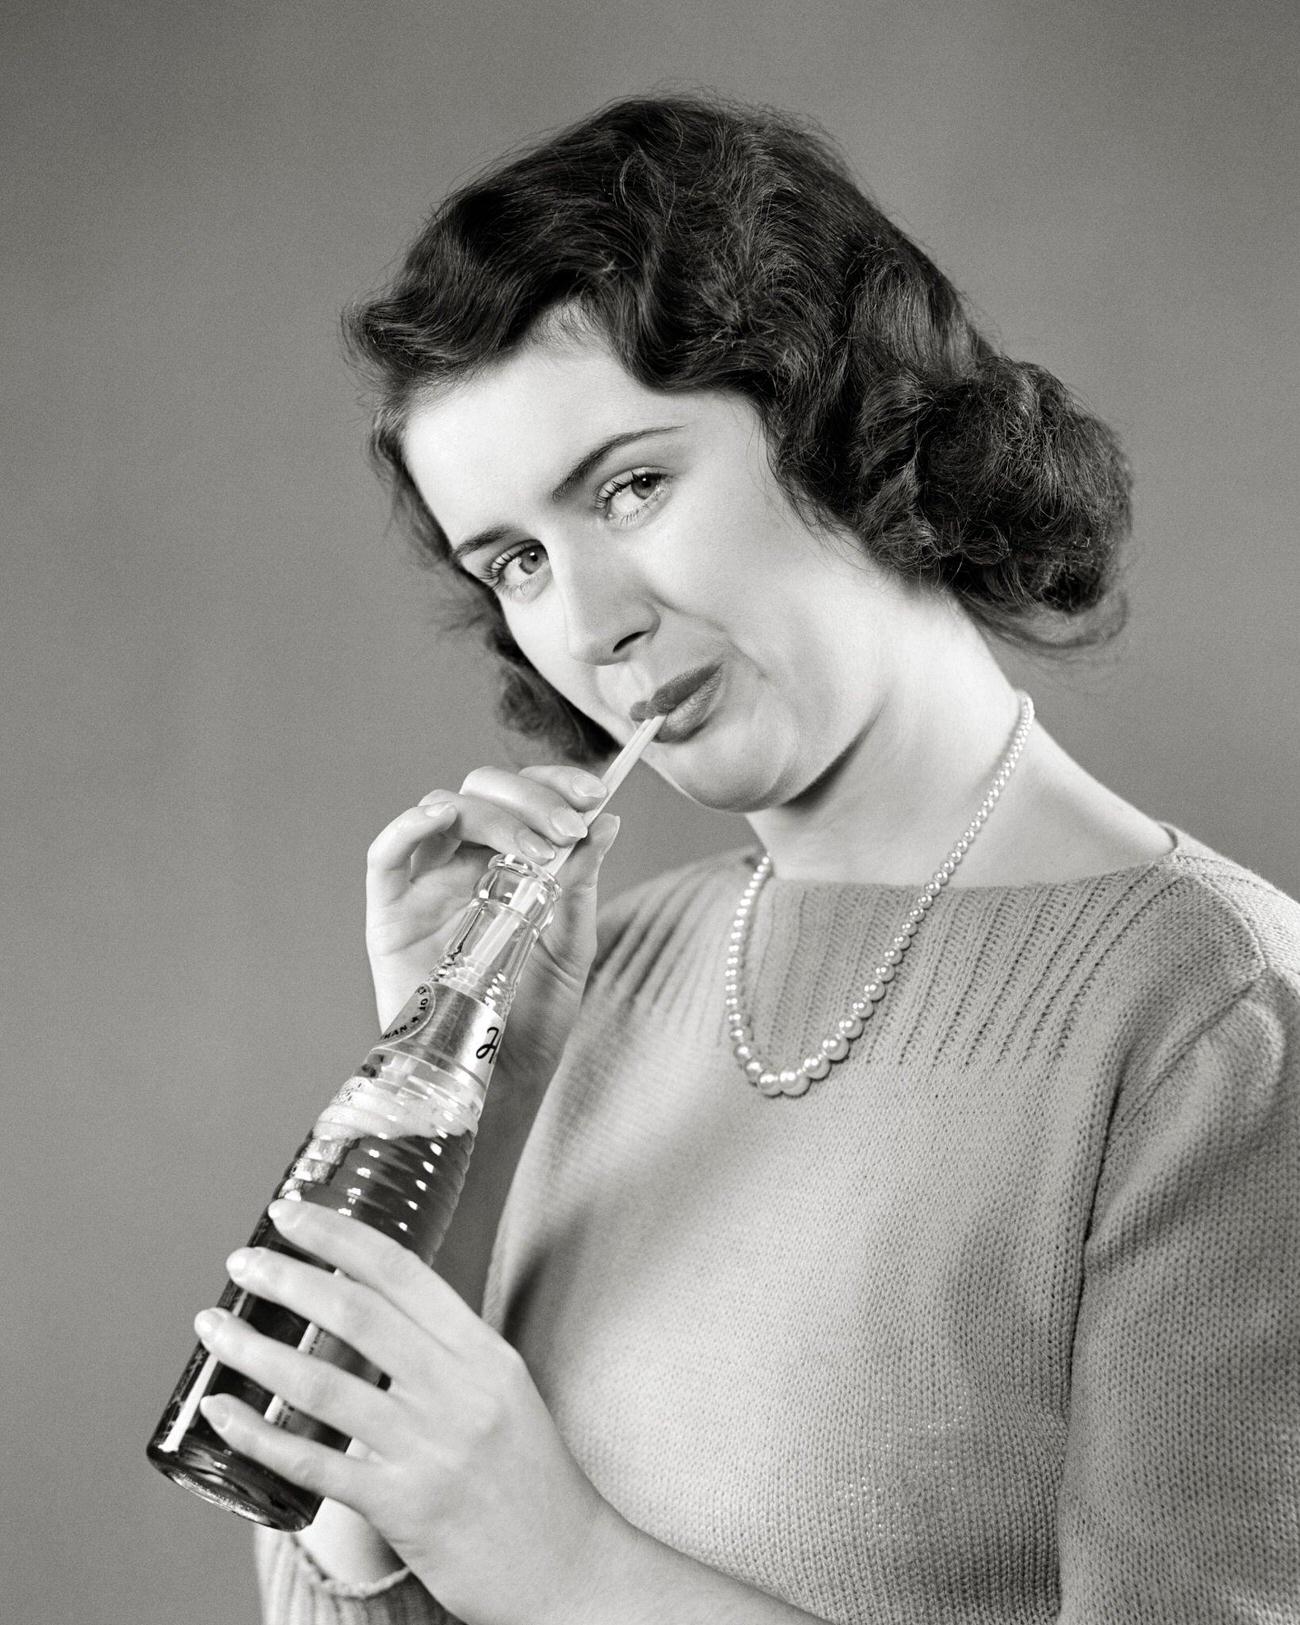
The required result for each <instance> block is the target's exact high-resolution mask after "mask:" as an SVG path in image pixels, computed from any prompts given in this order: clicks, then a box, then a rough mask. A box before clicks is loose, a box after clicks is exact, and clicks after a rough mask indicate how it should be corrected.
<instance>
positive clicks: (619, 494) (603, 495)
mask: <svg viewBox="0 0 1300 1625" xmlns="http://www.w3.org/2000/svg"><path fill="white" fill-rule="evenodd" d="M667 483H668V476H667V475H666V474H660V473H659V472H658V471H657V470H655V469H653V468H634V469H631V470H630V471H629V472H628V473H626V474H620V475H619V476H618V478H617V479H612V480H609V481H607V482H606V484H604V485H602V486H601V488H600V490H599V491H598V492H597V493H596V506H597V508H598V509H599V510H600V511H601V512H602V513H603V514H604V515H605V517H606V518H607V519H609V520H611V521H612V522H613V523H614V524H616V525H632V524H635V523H636V521H637V520H638V519H639V518H640V517H641V515H642V514H643V513H645V511H646V510H647V509H648V508H654V507H657V506H658V505H659V503H660V502H661V501H662V500H663V493H664V490H665V488H666V486H667Z"/></svg>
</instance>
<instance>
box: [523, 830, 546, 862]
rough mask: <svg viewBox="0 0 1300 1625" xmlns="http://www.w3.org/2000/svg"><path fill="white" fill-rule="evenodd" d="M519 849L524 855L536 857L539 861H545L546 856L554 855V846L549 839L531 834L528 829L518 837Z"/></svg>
mask: <svg viewBox="0 0 1300 1625" xmlns="http://www.w3.org/2000/svg"><path fill="white" fill-rule="evenodd" d="M519 850H520V851H521V852H522V853H523V854H524V856H525V857H528V858H536V859H537V860H538V862H540V863H545V862H546V861H547V859H548V858H553V857H554V856H555V848H554V847H553V846H552V845H551V843H550V842H549V841H544V840H543V839H542V838H541V836H540V835H533V834H531V833H530V832H529V831H528V830H525V831H524V833H523V834H522V835H521V836H520V837H519Z"/></svg>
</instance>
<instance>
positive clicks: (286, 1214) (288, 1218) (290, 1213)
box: [266, 1197, 302, 1230]
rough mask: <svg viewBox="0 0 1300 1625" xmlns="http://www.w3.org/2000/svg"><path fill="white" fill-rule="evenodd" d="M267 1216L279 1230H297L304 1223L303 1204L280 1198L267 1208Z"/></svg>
mask: <svg viewBox="0 0 1300 1625" xmlns="http://www.w3.org/2000/svg"><path fill="white" fill-rule="evenodd" d="M266 1216H267V1218H268V1219H270V1220H271V1222H272V1224H274V1226H275V1228H276V1229H277V1230H296V1229H297V1227H298V1226H299V1225H300V1224H301V1223H302V1203H301V1202H288V1201H286V1200H285V1199H284V1197H280V1198H279V1199H278V1200H276V1201H274V1202H272V1203H271V1205H270V1207H268V1208H267V1210H266Z"/></svg>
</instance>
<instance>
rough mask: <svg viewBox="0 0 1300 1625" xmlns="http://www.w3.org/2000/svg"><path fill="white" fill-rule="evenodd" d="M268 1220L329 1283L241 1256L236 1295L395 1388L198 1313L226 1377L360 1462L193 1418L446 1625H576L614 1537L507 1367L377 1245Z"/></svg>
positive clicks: (216, 1416) (234, 1268)
mask: <svg viewBox="0 0 1300 1625" xmlns="http://www.w3.org/2000/svg"><path fill="white" fill-rule="evenodd" d="M271 1216H272V1218H273V1219H274V1221H275V1224H276V1226H277V1228H278V1229H279V1230H280V1231H281V1233H282V1234H283V1235H285V1236H286V1238H288V1239H289V1240H291V1241H292V1243H293V1245H294V1246H295V1247H296V1248H299V1249H301V1250H302V1251H304V1252H309V1253H311V1254H312V1255H313V1257H315V1258H319V1259H320V1260H321V1261H322V1263H323V1264H324V1265H326V1266H327V1267H326V1268H325V1269H318V1268H316V1267H315V1266H314V1265H311V1264H305V1263H302V1262H301V1261H299V1260H296V1259H293V1258H290V1257H287V1256H286V1255H284V1254H282V1253H277V1252H273V1251H271V1250H269V1249H265V1248H255V1249H241V1251H240V1252H239V1253H236V1254H233V1255H232V1258H231V1261H230V1263H229V1268H230V1274H231V1278H232V1279H233V1280H235V1281H237V1282H238V1283H239V1285H240V1286H242V1287H245V1288H246V1289H247V1290H249V1291H251V1292H253V1293H255V1294H256V1295H257V1296H258V1297H264V1298H269V1299H271V1300H272V1301H273V1302H276V1303H280V1304H283V1305H284V1306H285V1307H286V1308H289V1309H292V1310H294V1311H295V1312H296V1313H298V1314H300V1315H302V1316H304V1317H305V1318H306V1319H307V1320H309V1321H313V1322H315V1324H317V1325H318V1326H322V1327H324V1328H325V1330H327V1331H329V1332H333V1333H334V1334H335V1335H336V1336H338V1337H340V1338H342V1339H343V1340H344V1341H345V1342H346V1343H349V1344H350V1345H351V1346H352V1347H354V1348H355V1349H356V1350H357V1351H358V1352H359V1353H360V1354H362V1355H364V1356H365V1357H366V1358H367V1359H369V1360H371V1361H372V1362H373V1363H374V1364H375V1365H377V1366H378V1367H379V1368H380V1369H381V1370H383V1371H384V1372H386V1373H387V1374H388V1375H389V1376H390V1378H391V1383H390V1386H389V1387H388V1388H387V1389H386V1390H381V1389H379V1388H376V1387H373V1386H372V1385H371V1384H369V1383H366V1382H363V1381H362V1380H360V1379H359V1378H357V1377H354V1376H351V1375H349V1374H348V1373H346V1372H343V1371H339V1370H337V1369H335V1368H334V1367H333V1366H330V1365H327V1364H326V1363H325V1362H324V1361H322V1360H318V1359H313V1358H312V1357H311V1356H309V1355H307V1354H303V1353H300V1352H299V1351H298V1350H297V1349H295V1348H292V1347H289V1346H287V1345H285V1344H282V1343H277V1342H274V1341H273V1340H271V1339H270V1338H267V1337H263V1336H262V1335H260V1334H259V1333H258V1332H255V1331H253V1330H252V1328H251V1327H249V1326H248V1325H246V1324H245V1323H244V1322H242V1321H240V1320H239V1319H237V1318H236V1317H235V1316H232V1315H226V1314H218V1312H217V1311H213V1310H208V1311H205V1314H204V1315H203V1316H200V1317H199V1321H201V1322H202V1325H200V1326H199V1335H200V1336H201V1337H202V1339H203V1342H204V1344H205V1345H206V1346H207V1347H208V1348H209V1349H210V1350H211V1351H212V1352H213V1353H214V1354H216V1355H217V1356H218V1358H219V1359H220V1360H221V1361H222V1362H223V1363H224V1364H226V1365H230V1366H233V1367H234V1368H236V1369H237V1370H239V1371H242V1372H244V1373H245V1374H246V1375H247V1376H249V1377H251V1378H252V1379H253V1381H255V1382H257V1383H260V1384H261V1385H262V1386H263V1387H264V1388H267V1389H269V1390H270V1391H271V1392H273V1393H276V1394H279V1395H280V1396H282V1397H283V1398H284V1399H285V1400H287V1401H288V1402H289V1404H290V1405H292V1406H294V1407H295V1408H297V1409H299V1410H302V1411H305V1412H306V1413H307V1414H308V1415H310V1416H313V1417H315V1418H317V1419H318V1420H319V1421H321V1422H325V1423H327V1424H329V1425H330V1426H332V1427H335V1428H337V1429H338V1430H339V1431H340V1432H341V1433H344V1434H347V1435H349V1436H350V1437H352V1438H355V1439H359V1440H360V1441H361V1443H362V1444H364V1445H365V1446H366V1447H367V1452H368V1453H367V1455H365V1456H357V1455H344V1454H343V1453H342V1452H341V1451H338V1450H332V1449H329V1448H328V1447H326V1446H324V1445H320V1444H316V1443H313V1442H311V1441H309V1440H306V1439H300V1438H297V1437H295V1436H293V1435H291V1434H289V1433H287V1432H285V1431H283V1430H282V1429H279V1428H275V1427H272V1426H270V1425H269V1424H268V1423H266V1422H264V1421H263V1420H262V1419H261V1417H260V1416H259V1415H258V1414H257V1412H256V1411H254V1410H252V1409H251V1408H250V1407H249V1406H247V1405H244V1404H242V1403H239V1402H237V1401H234V1400H231V1399H229V1398H226V1397H222V1398H219V1399H211V1398H209V1399H205V1400H204V1401H203V1403H202V1410H203V1414H204V1416H205V1417H206V1418H207V1420H208V1421H209V1422H210V1423H211V1424H212V1426H213V1427H215V1428H216V1429H217V1431H218V1432H219V1433H220V1434H221V1436H222V1437H223V1438H224V1439H225V1440H226V1441H227V1442H228V1443H229V1444H230V1445H231V1446H232V1447H233V1448H235V1449H236V1450H239V1451H242V1452H243V1453H244V1454H245V1455H248V1456H251V1457H252V1458H253V1459H254V1460H256V1461H259V1462H262V1463H263V1464H264V1465H265V1466H267V1467H269V1468H270V1469H271V1470H272V1471H273V1472H276V1473H279V1474H281V1475H282V1476H283V1477H285V1478H287V1479H289V1480H290V1481H291V1482H293V1483H295V1484H299V1485H301V1486H302V1487H303V1488H304V1489H308V1490H311V1491H313V1492H314V1493H316V1494H318V1495H323V1496H327V1497H328V1498H330V1499H331V1500H335V1501H339V1502H342V1503H343V1504H344V1505H345V1506H349V1507H351V1508H353V1509H354V1510H355V1511H356V1512H358V1513H359V1514H360V1515H361V1516H362V1517H363V1518H365V1519H366V1521H367V1522H368V1523H369V1524H370V1525H371V1526H372V1527H373V1528H374V1529H376V1530H377V1531H378V1532H379V1534H380V1535H382V1536H383V1537H384V1539H385V1540H386V1541H387V1542H388V1544H389V1545H390V1546H391V1547H392V1548H393V1550H394V1551H395V1552H396V1553H397V1554H398V1556H399V1557H400V1558H401V1559H402V1560H403V1562H405V1563H406V1564H407V1565H408V1566H409V1567H410V1568H411V1570H412V1571H413V1572H414V1573H415V1575H416V1576H417V1577H418V1578H419V1580H420V1581H421V1582H422V1583H423V1584H424V1585H425V1586H426V1588H427V1589H428V1590H429V1591H431V1592H432V1593H433V1595H434V1596H435V1597H437V1598H438V1600H439V1601H440V1602H441V1603H442V1604H443V1606H444V1607H446V1608H449V1609H450V1610H451V1611H452V1612H453V1613H455V1614H457V1615H458V1616H459V1617H461V1618H464V1619H473V1620H475V1621H484V1622H487V1621H501V1622H502V1625H505V1622H508V1621H517V1620H528V1621H529V1622H530V1625H542V1622H544V1621H549V1620H551V1619H555V1620H557V1621H558V1620H561V1619H563V1620H572V1619H574V1618H578V1617H580V1616H581V1607H580V1599H581V1598H582V1596H583V1594H584V1591H585V1590H586V1589H587V1588H590V1587H592V1586H593V1585H596V1584H599V1576H600V1573H601V1563H600V1561H599V1560H598V1554H599V1552H600V1551H601V1550H602V1549H603V1545H604V1542H605V1540H606V1538H607V1537H610V1538H612V1535H613V1531H614V1530H615V1528H616V1526H617V1525H618V1524H619V1522H620V1520H619V1519H618V1517H617V1514H615V1513H614V1512H613V1510H612V1508H610V1507H609V1506H608V1504H607V1503H606V1502H605V1501H604V1500H602V1498H601V1497H600V1495H599V1494H598V1493H597V1492H596V1490H595V1489H594V1488H593V1486H592V1485H591V1483H590V1481H589V1480H588V1479H587V1478H586V1477H585V1476H584V1474H583V1473H582V1472H581V1470H580V1469H579V1468H578V1466H577V1464H576V1463H575V1462H574V1460H573V1458H572V1456H571V1455H570V1454H569V1451H568V1449H567V1447H566V1446H565V1444H564V1442H563V1440H562V1439H561V1438H560V1436H559V1433H558V1432H557V1431H556V1428H555V1424H554V1423H553V1422H552V1420H551V1417H550V1414H549V1413H548V1411H547V1410H546V1407H545V1405H544V1404H543V1402H542V1400H541V1397H540V1396H539V1394H538V1392H537V1389H536V1387H535V1386H534V1385H533V1382H532V1379H531V1378H530V1376H529V1375H528V1372H527V1369H526V1368H525V1366H524V1364H523V1361H522V1360H521V1358H520V1357H519V1355H518V1354H517V1353H516V1352H515V1350H514V1349H513V1348H511V1347H510V1345H509V1344H508V1343H506V1342H505V1341H504V1340H503V1339H502V1338H500V1337H499V1336H498V1335H497V1334H496V1333H495V1332H494V1331H492V1330H491V1329H490V1328H489V1327H488V1326H487V1325H486V1324H485V1323H484V1322H483V1321H482V1320H480V1319H479V1317H478V1316H477V1315H475V1314H474V1313H473V1312H472V1310H470V1309H469V1308H468V1307H467V1306H466V1305H465V1303H464V1302H463V1301H462V1300H461V1299H460V1298H459V1297H457V1295H456V1294H455V1293H454V1292H453V1291H452V1289H451V1288H450V1287H449V1286H448V1285H447V1284H446V1282H444V1281H442V1280H441V1279H440V1278H439V1277H438V1276H437V1275H436V1274H435V1273H434V1272H433V1271H432V1270H430V1269H429V1268H427V1267H426V1266H425V1265H424V1264H423V1263H421V1262H420V1260H419V1259H418V1258H417V1257H416V1256H415V1255H414V1254H413V1253H410V1252H407V1251H406V1250H405V1249H404V1248H402V1247H400V1246H399V1245H398V1244H397V1243H396V1242H394V1241H391V1240H390V1239H389V1238H388V1237H386V1236H384V1235H382V1234H380V1233H379V1232H378V1231H376V1230H372V1229H370V1228H369V1227H368V1226H365V1225H362V1224H358V1223H357V1222H356V1221H355V1220H353V1219H346V1218H343V1217H342V1216H341V1215H339V1214H336V1213H333V1212H330V1211H328V1210H326V1209H324V1208H318V1207H314V1206H312V1205H311V1204H309V1203H305V1202H297V1203H295V1202H277V1203H273V1204H272V1207H271ZM331 1269H338V1270H341V1271H343V1272H344V1273H343V1274H333V1273H331ZM211 1316H216V1319H215V1321H209V1318H208V1317H211ZM197 1324H198V1322H196V1325H197Z"/></svg>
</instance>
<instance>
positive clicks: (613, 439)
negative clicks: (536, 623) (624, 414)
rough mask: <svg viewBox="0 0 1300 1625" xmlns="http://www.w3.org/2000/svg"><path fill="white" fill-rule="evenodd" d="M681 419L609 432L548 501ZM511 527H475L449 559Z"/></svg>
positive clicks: (671, 428) (456, 560) (675, 427)
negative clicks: (616, 455) (611, 456)
mask: <svg viewBox="0 0 1300 1625" xmlns="http://www.w3.org/2000/svg"><path fill="white" fill-rule="evenodd" d="M685 427H686V425H685V424H684V423H660V424H656V425H655V426H654V427H653V428H649V429H626V430H624V431H623V433H622V434H612V435H610V437H609V439H608V440H602V441H601V442H600V444H599V445H598V446H593V447H592V448H591V450H590V451H589V452H587V453H586V454H585V456H583V457H582V458H581V460H580V461H578V462H577V463H575V464H574V465H573V467H572V468H571V469H570V470H569V472H568V473H567V474H566V475H565V476H564V478H563V479H562V480H561V481H560V483H559V484H558V485H557V486H556V487H555V489H554V490H553V491H552V492H551V502H552V503H553V504H559V503H561V502H563V501H564V499H565V498H566V497H568V496H570V495H572V493H573V491H574V490H575V489H576V487H578V486H579V485H581V484H582V482H583V480H585V479H586V477H587V475H588V474H590V473H591V471H592V469H593V468H595V467H596V466H597V465H598V464H599V463H601V462H602V461H603V460H604V459H605V458H606V457H608V455H609V454H610V452H611V451H616V450H617V449H618V447H619V446H626V445H628V444H630V442H631V441H633V440H645V439H648V438H649V437H650V436H651V435H656V434H673V433H675V432H676V431H677V430H678V429H684V428H685ZM511 529H512V527H511V526H509V525H489V526H488V528H487V529H486V530H480V531H476V532H475V534H474V535H473V536H471V537H469V539H468V540H467V541H463V542H457V544H456V546H455V547H453V548H452V550H451V557H452V561H453V562H454V563H456V564H459V563H460V561H461V560H462V559H463V558H464V557H465V556H466V555H467V554H469V553H477V552H478V551H479V549H480V548H484V547H492V546H493V545H494V544H495V543H497V542H502V541H504V540H505V539H506V537H507V536H509V534H510V532H511Z"/></svg>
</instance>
